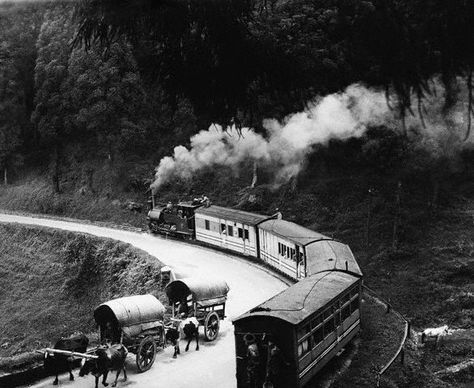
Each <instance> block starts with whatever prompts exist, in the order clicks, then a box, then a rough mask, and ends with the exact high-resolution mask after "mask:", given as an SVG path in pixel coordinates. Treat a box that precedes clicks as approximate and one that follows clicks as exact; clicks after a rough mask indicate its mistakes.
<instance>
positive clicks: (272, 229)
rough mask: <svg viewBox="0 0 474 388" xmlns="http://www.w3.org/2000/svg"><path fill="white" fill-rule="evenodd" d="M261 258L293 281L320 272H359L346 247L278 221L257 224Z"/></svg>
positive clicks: (359, 273) (360, 273)
mask: <svg viewBox="0 0 474 388" xmlns="http://www.w3.org/2000/svg"><path fill="white" fill-rule="evenodd" d="M258 233H259V245H260V258H261V259H262V260H263V261H265V262H266V263H268V264H269V265H271V266H272V267H275V268H276V269H278V270H279V271H281V272H283V273H284V274H286V275H288V276H290V277H292V278H293V279H295V280H298V279H302V278H305V277H307V276H311V275H313V274H315V273H318V272H321V271H331V270H341V271H346V272H350V273H354V274H356V275H362V272H361V270H360V268H359V265H358V264H357V261H356V260H355V258H354V255H353V254H352V252H351V250H350V248H349V246H347V245H346V244H343V243H341V242H338V241H336V240H334V239H332V238H331V237H327V236H325V235H323V234H321V233H318V232H315V231H314V230H311V229H307V228H304V227H303V226H300V225H297V224H295V223H293V222H289V221H285V220H281V219H267V220H265V221H263V222H261V223H259V224H258Z"/></svg>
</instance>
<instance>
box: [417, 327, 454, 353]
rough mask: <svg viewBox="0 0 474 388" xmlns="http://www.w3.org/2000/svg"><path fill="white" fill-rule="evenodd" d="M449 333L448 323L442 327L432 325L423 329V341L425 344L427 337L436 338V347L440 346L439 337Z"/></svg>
mask: <svg viewBox="0 0 474 388" xmlns="http://www.w3.org/2000/svg"><path fill="white" fill-rule="evenodd" d="M448 333H449V330H448V325H444V326H440V327H431V328H428V329H425V330H423V333H422V334H421V343H422V344H424V343H425V341H426V339H427V338H436V342H435V348H436V347H437V346H438V342H439V339H440V338H441V337H444V336H445V335H446V334H448Z"/></svg>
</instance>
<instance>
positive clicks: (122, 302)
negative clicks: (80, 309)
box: [94, 294, 165, 372]
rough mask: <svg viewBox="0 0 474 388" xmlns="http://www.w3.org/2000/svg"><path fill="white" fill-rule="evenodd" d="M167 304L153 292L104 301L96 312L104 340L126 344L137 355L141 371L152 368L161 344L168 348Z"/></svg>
mask: <svg viewBox="0 0 474 388" xmlns="http://www.w3.org/2000/svg"><path fill="white" fill-rule="evenodd" d="M164 315H165V307H164V306H163V304H162V303H161V302H160V301H159V300H158V299H157V298H155V297H154V296H153V295H150V294H148V295H135V296H128V297H124V298H118V299H113V300H110V301H108V302H105V303H102V304H101V305H100V306H98V307H97V308H96V309H95V311H94V319H95V321H96V323H97V325H98V327H99V330H100V340H101V342H102V343H103V342H106V341H107V340H110V341H111V342H112V343H122V344H123V345H125V346H126V347H127V349H128V350H129V351H130V352H131V353H135V355H136V364H137V368H138V370H139V371H140V372H144V371H146V370H148V369H150V368H151V366H152V365H153V363H154V362H155V357H156V352H157V348H158V347H162V348H164V347H165V328H164V324H163V318H164Z"/></svg>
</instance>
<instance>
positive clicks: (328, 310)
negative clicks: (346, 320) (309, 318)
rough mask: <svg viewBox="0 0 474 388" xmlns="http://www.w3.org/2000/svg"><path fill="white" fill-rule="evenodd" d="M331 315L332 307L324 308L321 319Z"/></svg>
mask: <svg viewBox="0 0 474 388" xmlns="http://www.w3.org/2000/svg"><path fill="white" fill-rule="evenodd" d="M331 315H332V308H329V309H326V310H325V311H324V313H323V319H327V318H329V317H330V316H331Z"/></svg>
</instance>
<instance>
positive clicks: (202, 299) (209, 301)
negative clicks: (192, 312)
mask: <svg viewBox="0 0 474 388" xmlns="http://www.w3.org/2000/svg"><path fill="white" fill-rule="evenodd" d="M165 292H166V295H167V296H168V299H169V302H170V304H173V303H176V302H179V301H182V300H186V299H187V298H188V297H189V296H191V297H192V300H193V302H196V303H197V304H198V305H200V306H212V305H216V304H222V303H225V301H226V299H227V293H228V292H229V286H228V285H227V283H226V282H225V281H224V280H218V279H212V278H208V277H206V278H197V277H190V278H184V279H178V280H174V281H172V282H171V283H169V284H168V285H167V286H166V289H165Z"/></svg>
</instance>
